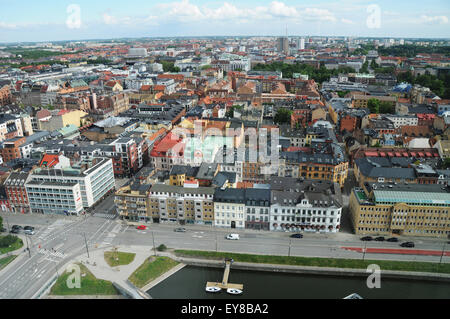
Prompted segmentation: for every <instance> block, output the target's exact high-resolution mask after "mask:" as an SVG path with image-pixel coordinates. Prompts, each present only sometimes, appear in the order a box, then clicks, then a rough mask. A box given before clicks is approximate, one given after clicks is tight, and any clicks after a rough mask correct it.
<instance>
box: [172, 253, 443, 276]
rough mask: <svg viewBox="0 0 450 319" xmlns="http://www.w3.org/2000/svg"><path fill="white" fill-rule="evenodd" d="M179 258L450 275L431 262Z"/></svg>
mask: <svg viewBox="0 0 450 319" xmlns="http://www.w3.org/2000/svg"><path fill="white" fill-rule="evenodd" d="M175 254H176V255H177V256H180V257H181V256H184V257H198V258H207V259H218V260H222V259H224V258H233V260H234V261H240V262H248V263H258V264H277V265H293V266H315V267H336V268H351V269H367V266H368V265H371V264H377V265H379V266H380V268H381V269H382V270H396V271H418V272H430V273H445V274H450V264H447V263H444V264H438V263H430V262H415V261H414V262H413V261H390V260H361V259H338V258H312V257H287V256H269V255H250V254H236V253H222V252H209V251H196V250H176V251H175Z"/></svg>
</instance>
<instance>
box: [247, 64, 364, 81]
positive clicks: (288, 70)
mask: <svg viewBox="0 0 450 319" xmlns="http://www.w3.org/2000/svg"><path fill="white" fill-rule="evenodd" d="M253 70H255V71H281V72H283V77H284V78H292V77H293V74H294V73H301V74H307V75H309V77H310V78H312V79H314V80H315V81H316V82H317V83H320V84H322V83H323V82H325V81H328V80H329V79H330V77H331V76H335V75H338V74H339V73H354V72H355V69H353V68H351V67H339V68H338V69H335V70H328V69H327V68H325V66H324V65H321V66H320V68H318V69H317V68H315V67H313V66H311V65H309V64H303V63H295V64H287V63H282V62H274V63H271V64H257V65H256V66H255V67H254V68H253Z"/></svg>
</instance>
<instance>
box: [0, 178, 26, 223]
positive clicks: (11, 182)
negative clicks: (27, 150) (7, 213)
mask: <svg viewBox="0 0 450 319" xmlns="http://www.w3.org/2000/svg"><path fill="white" fill-rule="evenodd" d="M29 175H30V174H29V173H25V172H19V173H11V174H10V175H9V176H8V178H7V179H6V181H5V183H4V184H3V185H4V186H5V191H6V197H7V198H8V204H9V207H10V209H11V210H12V211H14V212H16V213H22V214H25V213H28V212H29V211H30V204H29V202H28V195H27V192H26V189H25V183H26V182H27V181H28V179H29Z"/></svg>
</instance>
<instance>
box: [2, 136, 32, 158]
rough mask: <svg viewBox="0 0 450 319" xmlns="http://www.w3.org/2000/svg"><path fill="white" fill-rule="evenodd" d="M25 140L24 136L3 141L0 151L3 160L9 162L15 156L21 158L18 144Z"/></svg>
mask: <svg viewBox="0 0 450 319" xmlns="http://www.w3.org/2000/svg"><path fill="white" fill-rule="evenodd" d="M25 141H26V139H25V137H15V138H12V139H9V140H6V141H5V142H3V145H2V148H1V149H0V153H1V155H2V159H3V162H5V163H6V162H9V161H12V160H13V159H16V158H21V157H22V155H21V154H20V148H19V147H20V146H21V145H22V144H24V143H25Z"/></svg>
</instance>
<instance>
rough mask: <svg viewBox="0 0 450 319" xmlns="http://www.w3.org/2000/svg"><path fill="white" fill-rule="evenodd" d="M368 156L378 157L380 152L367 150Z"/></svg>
mask: <svg viewBox="0 0 450 319" xmlns="http://www.w3.org/2000/svg"><path fill="white" fill-rule="evenodd" d="M366 156H373V157H378V153H377V152H366Z"/></svg>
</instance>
